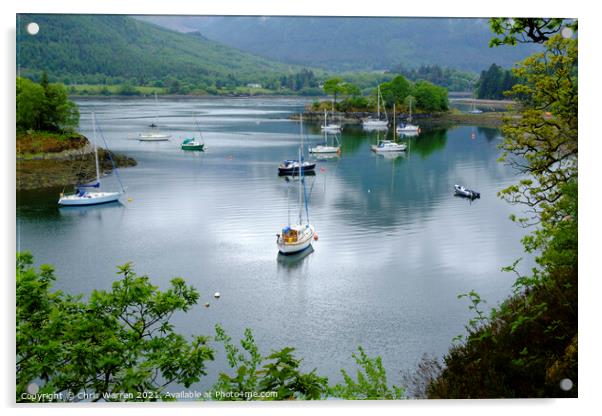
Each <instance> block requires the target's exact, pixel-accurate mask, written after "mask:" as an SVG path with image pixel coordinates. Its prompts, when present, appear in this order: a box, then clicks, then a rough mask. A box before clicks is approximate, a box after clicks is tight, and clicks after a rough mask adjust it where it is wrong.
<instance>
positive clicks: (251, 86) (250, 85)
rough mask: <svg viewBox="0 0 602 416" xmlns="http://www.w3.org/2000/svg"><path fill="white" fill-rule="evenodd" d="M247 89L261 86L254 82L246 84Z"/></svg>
mask: <svg viewBox="0 0 602 416" xmlns="http://www.w3.org/2000/svg"><path fill="white" fill-rule="evenodd" d="M247 87H249V88H261V84H258V83H256V82H250V83H248V84H247Z"/></svg>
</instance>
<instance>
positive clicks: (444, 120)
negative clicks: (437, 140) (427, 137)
mask: <svg viewBox="0 0 602 416" xmlns="http://www.w3.org/2000/svg"><path fill="white" fill-rule="evenodd" d="M507 116H510V113H508V112H506V111H492V112H484V113H481V114H469V113H462V112H456V111H448V112H446V113H433V114H414V115H413V121H414V122H415V123H418V124H420V126H421V127H426V128H428V127H453V126H455V125H474V126H477V127H500V126H501V125H502V122H503V118H504V117H507ZM331 117H333V118H334V119H335V120H340V121H341V122H342V123H345V124H355V125H359V124H361V123H362V120H363V119H365V118H368V117H376V113H372V112H368V111H365V112H364V111H354V112H345V113H343V112H335V113H332V114H331ZM406 117H407V115H406V114H398V115H397V116H396V118H397V120H399V119H405V118H406ZM290 119H291V120H299V115H298V114H293V115H291V116H290ZM303 120H304V121H310V122H319V123H322V122H323V121H324V113H323V112H320V111H307V110H306V111H305V112H304V113H303Z"/></svg>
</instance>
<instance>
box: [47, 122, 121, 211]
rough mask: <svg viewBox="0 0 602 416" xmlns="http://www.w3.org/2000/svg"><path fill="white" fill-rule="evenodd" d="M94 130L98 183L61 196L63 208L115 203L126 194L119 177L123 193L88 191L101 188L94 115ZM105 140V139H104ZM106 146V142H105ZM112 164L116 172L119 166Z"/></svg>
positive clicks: (77, 187)
mask: <svg viewBox="0 0 602 416" xmlns="http://www.w3.org/2000/svg"><path fill="white" fill-rule="evenodd" d="M92 129H93V132H94V143H93V146H94V163H95V167H96V181H95V182H93V183H86V184H78V185H76V186H75V193H73V194H70V195H65V194H64V193H61V194H60V197H59V201H58V204H59V205H61V206H82V205H98V204H106V203H109V202H114V201H117V200H119V197H120V196H121V195H122V194H123V193H125V188H123V185H121V180H119V176H118V177H117V179H118V181H119V184H120V185H121V192H101V191H90V190H88V189H90V188H95V189H99V188H100V184H101V181H100V168H99V165H98V147H97V146H96V115H95V114H92ZM103 140H104V138H103ZM105 146H106V141H105ZM108 154H109V157H111V156H110V155H111V154H110V152H109V153H108ZM111 162H112V163H113V169H114V170H115V171H116V170H117V166H115V163H114V162H113V159H112V158H111Z"/></svg>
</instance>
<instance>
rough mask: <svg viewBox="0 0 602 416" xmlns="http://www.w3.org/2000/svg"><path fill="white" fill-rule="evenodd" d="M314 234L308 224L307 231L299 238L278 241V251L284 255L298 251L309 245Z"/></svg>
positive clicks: (312, 228)
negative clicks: (291, 241) (289, 240)
mask: <svg viewBox="0 0 602 416" xmlns="http://www.w3.org/2000/svg"><path fill="white" fill-rule="evenodd" d="M314 234H315V230H314V227H313V226H311V225H310V226H309V231H308V232H306V233H305V234H304V235H303V238H302V239H301V240H299V241H296V242H294V243H284V242H280V241H278V243H277V244H278V251H279V252H280V253H282V254H284V255H289V254H295V253H299V252H301V251H303V250H305V249H307V248H308V247H309V246H311V242H312V240H313V237H314Z"/></svg>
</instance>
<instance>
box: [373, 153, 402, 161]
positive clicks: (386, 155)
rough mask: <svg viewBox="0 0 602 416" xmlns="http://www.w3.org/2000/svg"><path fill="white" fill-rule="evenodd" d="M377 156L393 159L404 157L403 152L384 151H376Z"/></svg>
mask: <svg viewBox="0 0 602 416" xmlns="http://www.w3.org/2000/svg"><path fill="white" fill-rule="evenodd" d="M376 155H377V156H378V157H382V158H383V159H389V160H394V159H399V158H400V157H401V158H404V159H405V157H406V154H405V152H385V153H377V154H376Z"/></svg>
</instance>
